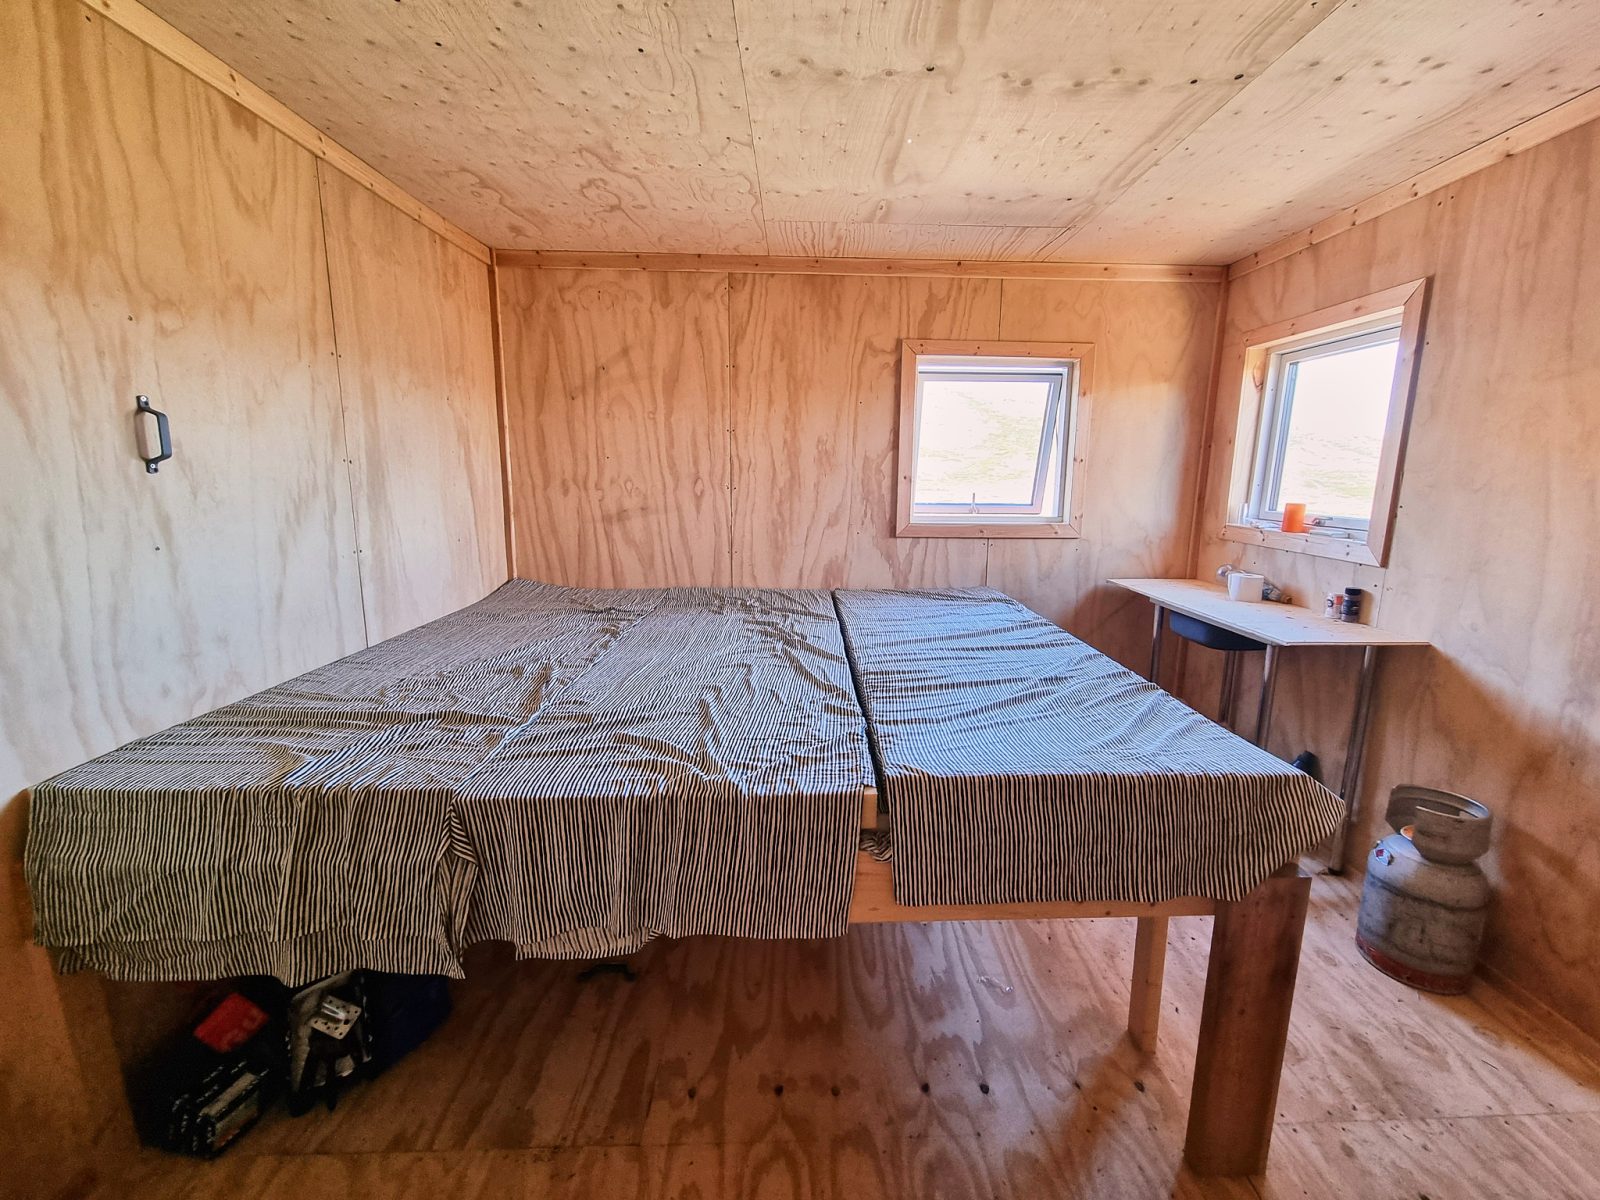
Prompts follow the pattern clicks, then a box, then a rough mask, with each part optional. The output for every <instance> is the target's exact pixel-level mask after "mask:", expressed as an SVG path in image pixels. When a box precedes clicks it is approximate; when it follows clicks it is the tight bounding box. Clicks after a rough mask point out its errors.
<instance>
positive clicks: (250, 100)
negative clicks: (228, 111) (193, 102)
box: [82, 0, 489, 263]
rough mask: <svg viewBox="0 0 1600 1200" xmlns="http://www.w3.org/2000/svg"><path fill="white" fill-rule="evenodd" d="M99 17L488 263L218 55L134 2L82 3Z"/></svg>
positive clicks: (481, 251) (465, 239)
mask: <svg viewBox="0 0 1600 1200" xmlns="http://www.w3.org/2000/svg"><path fill="white" fill-rule="evenodd" d="M82 2H83V4H84V5H85V6H86V7H87V8H89V9H90V10H91V11H93V12H94V13H95V14H96V15H98V16H103V17H105V18H106V19H107V20H109V21H114V22H115V23H116V24H118V25H120V26H122V28H124V29H126V30H127V31H128V32H129V33H131V34H132V35H133V36H134V37H136V38H138V39H139V40H140V41H141V42H144V43H145V44H146V45H147V46H149V47H150V48H151V49H152V50H154V51H155V52H156V53H158V54H161V55H164V56H166V57H167V58H170V59H171V60H172V61H173V62H175V63H177V64H178V65H179V66H180V67H182V68H183V69H184V70H185V71H188V72H189V73H190V74H191V75H193V76H195V77H196V78H197V79H202V80H204V81H205V82H206V83H209V84H210V85H211V86H212V87H214V88H216V89H217V90H218V91H220V92H221V93H222V94H223V95H225V96H227V97H229V98H230V99H232V100H235V101H237V102H238V103H239V104H241V105H243V106H244V107H245V108H247V109H249V110H250V112H252V113H254V114H255V115H256V116H258V117H260V118H261V119H262V120H264V121H265V122H267V124H269V125H271V126H272V127H273V128H274V129H277V130H278V131H279V132H280V133H283V134H286V135H287V136H288V137H289V138H291V139H292V140H294V141H295V142H298V143H299V144H300V145H302V146H304V147H305V148H306V149H307V150H309V151H311V153H313V154H315V155H316V156H317V157H318V158H319V159H321V160H322V161H323V162H325V163H327V164H329V165H330V166H332V167H334V168H335V169H337V170H338V171H339V172H340V173H341V174H343V175H344V176H345V178H347V179H349V180H350V181H351V182H352V183H355V184H357V185H359V186H360V187H363V188H366V189H367V190H368V191H370V192H372V193H373V194H374V195H376V196H381V197H382V198H383V199H384V200H386V201H388V202H389V203H390V204H392V205H394V206H395V207H396V208H398V209H400V211H402V212H404V213H405V214H406V215H407V216H409V217H411V218H412V219H413V220H416V221H419V222H421V223H422V224H423V225H425V226H427V227H428V228H429V229H431V230H433V231H434V232H435V233H437V234H438V235H439V236H440V237H442V238H444V239H445V240H447V241H449V242H451V243H453V244H454V245H456V246H458V247H460V248H461V249H462V250H465V251H466V252H467V253H468V254H470V255H472V256H473V257H474V258H476V259H478V260H479V261H480V262H484V263H487V262H488V261H489V248H488V247H487V246H485V245H484V244H483V243H482V242H480V241H478V239H477V238H475V237H473V236H472V235H471V234H469V233H467V232H466V231H465V230H463V229H461V228H460V227H459V226H457V225H455V224H454V223H452V222H450V221H448V220H446V219H445V218H444V217H441V216H440V215H439V214H438V213H437V212H435V211H434V210H433V209H431V208H429V207H428V206H427V205H426V204H423V203H422V202H421V201H419V200H417V198H416V197H415V196H412V195H410V194H409V193H407V192H406V191H405V189H404V188H401V187H400V186H399V185H397V184H396V183H394V182H393V181H392V180H390V179H387V178H385V177H384V176H383V175H381V174H379V173H378V172H377V171H375V170H373V169H372V168H371V167H370V166H368V165H367V164H366V163H364V162H363V161H361V159H359V158H357V157H356V156H355V155H354V154H352V153H350V151H348V150H346V149H345V148H344V147H343V146H341V145H339V143H337V142H335V141H333V140H332V139H331V138H329V137H327V136H326V135H325V134H323V133H322V131H321V130H319V129H317V127H316V126H315V125H313V124H311V122H309V121H307V120H306V119H305V118H304V117H301V116H299V115H298V114H297V113H295V112H292V111H290V109H289V108H288V107H287V106H286V105H284V104H283V103H282V102H281V101H279V100H276V99H274V98H273V97H272V96H270V95H268V94H267V92H265V91H264V90H263V89H261V88H259V87H257V86H256V85H255V84H254V83H252V82H251V81H250V80H248V79H246V78H244V77H243V76H241V75H240V74H239V73H238V72H237V71H235V70H233V69H232V68H231V67H229V66H228V64H227V63H225V62H223V61H222V60H221V59H220V58H218V57H217V56H216V55H214V54H212V53H211V52H210V51H209V50H207V49H205V48H204V47H203V46H201V45H200V44H199V43H198V42H196V41H194V40H193V39H192V38H189V37H187V36H186V35H184V34H183V33H180V32H179V31H178V30H177V29H176V28H174V27H173V26H171V25H169V24H168V23H167V22H166V21H164V20H162V19H161V18H160V17H158V16H156V15H155V13H153V12H151V11H150V10H149V9H148V8H146V7H145V6H144V5H142V4H140V3H138V0H82Z"/></svg>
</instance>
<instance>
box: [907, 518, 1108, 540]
mask: <svg viewBox="0 0 1600 1200" xmlns="http://www.w3.org/2000/svg"><path fill="white" fill-rule="evenodd" d="M894 535H895V537H901V538H930V537H934V538H939V537H942V538H1034V539H1036V540H1038V541H1058V540H1060V539H1063V538H1077V537H1082V536H1083V532H1082V530H1081V529H1079V527H1078V526H1077V525H1074V524H1070V523H1068V522H1066V521H992V522H990V523H989V524H987V525H980V524H977V523H973V524H968V523H967V522H965V521H959V522H958V521H912V522H909V523H908V524H905V525H901V526H900V527H899V528H897V529H896V530H895V531H894Z"/></svg>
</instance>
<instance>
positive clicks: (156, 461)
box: [133, 396, 172, 475]
mask: <svg viewBox="0 0 1600 1200" xmlns="http://www.w3.org/2000/svg"><path fill="white" fill-rule="evenodd" d="M137 403H138V406H139V407H138V410H137V411H136V412H135V413H134V414H133V419H134V421H136V422H137V421H138V420H139V418H140V417H142V416H143V415H144V414H145V413H149V414H150V415H151V416H152V417H154V418H155V419H156V440H157V441H159V442H160V443H161V453H160V454H158V455H156V456H155V457H154V458H145V456H144V455H143V454H141V455H140V456H139V457H140V458H143V459H144V469H145V470H146V471H148V472H149V473H150V474H152V475H154V474H155V473H156V472H157V471H159V470H160V469H161V467H160V464H161V463H164V462H166V461H167V459H169V458H171V457H172V431H171V430H170V429H169V428H168V427H167V414H166V413H164V412H162V411H160V410H159V409H155V408H151V407H150V397H149V396H139V397H137Z"/></svg>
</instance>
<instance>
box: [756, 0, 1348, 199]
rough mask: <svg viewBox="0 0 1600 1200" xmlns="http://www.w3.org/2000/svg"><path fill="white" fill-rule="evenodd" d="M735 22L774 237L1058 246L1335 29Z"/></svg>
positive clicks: (1303, 23) (908, 4)
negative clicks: (1297, 51) (1020, 230)
mask: <svg viewBox="0 0 1600 1200" xmlns="http://www.w3.org/2000/svg"><path fill="white" fill-rule="evenodd" d="M736 7H737V10H738V15H739V30H740V33H741V35H742V41H741V44H742V45H744V46H745V47H746V50H745V53H744V55H743V58H744V64H745V80H746V85H747V88H748V91H749V96H750V122H751V126H752V128H753V129H754V131H755V139H756V149H757V157H758V160H759V162H760V165H761V182H762V210H763V213H764V215H765V216H766V218H767V219H768V220H771V221H807V222H830V223H843V224H868V223H876V222H888V223H891V224H931V225H958V226H959V225H989V226H1003V227H1039V226H1053V227H1055V228H1057V229H1064V228H1070V227H1072V226H1074V225H1076V224H1078V223H1080V222H1081V221H1082V220H1083V218H1084V215H1085V214H1086V213H1088V212H1092V211H1094V210H1095V209H1096V208H1097V207H1099V206H1100V205H1102V204H1104V203H1105V202H1106V201H1108V200H1109V199H1110V198H1111V197H1112V196H1114V195H1116V194H1117V193H1118V192H1120V191H1121V190H1122V189H1123V188H1126V187H1127V186H1128V184H1129V183H1131V182H1132V181H1133V180H1134V179H1136V178H1138V177H1139V175H1141V174H1142V173H1143V172H1144V171H1145V170H1148V169H1149V167H1150V166H1152V165H1153V164H1154V163H1156V162H1158V161H1159V160H1160V159H1161V158H1162V156H1163V155H1165V154H1166V153H1167V152H1168V151H1169V150H1171V149H1172V148H1173V147H1174V146H1176V145H1177V144H1178V143H1179V142H1180V141H1181V140H1182V139H1183V137H1184V135H1185V134H1186V133H1188V132H1189V131H1191V130H1193V129H1194V128H1196V127H1198V126H1199V125H1200V124H1201V123H1202V122H1204V121H1205V120H1206V119H1207V118H1208V117H1210V116H1211V115H1212V114H1213V113H1215V112H1216V111H1217V110H1218V109H1220V108H1222V107H1223V106H1224V105H1227V104H1228V103H1229V102H1230V101H1231V100H1233V99H1234V97H1235V96H1236V95H1237V94H1238V93H1239V92H1241V91H1242V90H1243V89H1244V88H1245V87H1247V86H1248V83H1249V81H1250V80H1251V79H1253V78H1254V77H1255V76H1257V75H1259V74H1260V73H1261V72H1263V71H1264V70H1266V69H1267V68H1268V67H1269V66H1270V65H1271V63H1272V62H1273V60H1274V59H1275V58H1277V57H1278V56H1279V55H1280V54H1282V53H1283V52H1284V51H1286V50H1288V49H1289V48H1290V47H1291V46H1292V45H1293V44H1294V43H1295V41H1296V40H1297V39H1299V38H1300V37H1301V36H1303V35H1304V34H1306V33H1307V32H1308V31H1309V30H1310V29H1312V28H1313V27H1314V26H1315V25H1316V24H1317V22H1318V21H1319V20H1321V19H1323V17H1324V14H1325V13H1326V12H1327V11H1329V10H1328V9H1325V8H1321V7H1316V6H1312V5H1307V4H1300V3H1296V2H1293V0H1246V2H1245V3H1240V4H1236V5H1232V6H1230V7H1228V8H1226V9H1218V8H1216V7H1215V6H1207V5H1205V4H1204V3H1203V2H1196V0H1180V2H1178V3H1171V2H1163V0H1132V2H1129V3H1124V4H1120V5H1118V6H1116V7H1115V8H1114V9H1110V8H1103V7H1100V6H1095V5H1089V4H1083V5H1073V6H1071V7H1070V8H1069V9H1068V10H1065V11H1063V10H1061V9H1059V8H1056V7H1054V6H1051V5H1044V4H1037V3H1031V2H1030V0H993V2H991V3H985V4H979V5H961V4H936V5H933V6H928V5H923V4H917V3H914V2H912V0H889V2H887V3H880V4H873V5H869V6H864V7H860V8H853V9H850V10H847V11H841V10H840V9H839V7H838V5H837V4H834V3H830V2H829V0H811V2H807V3H796V4H785V5H770V4H759V3H749V2H746V0H739V3H737V5H736ZM1330 7H1331V6H1330ZM1069 29H1070V30H1071V36H1070V37H1064V36H1063V33H1064V32H1065V31H1066V30H1069ZM1202 64H1203V69H1202ZM1197 71H1198V72H1200V75H1199V77H1197V76H1196V72H1197ZM1191 81H1192V82H1191ZM819 145H820V146H826V148H827V152H826V153H818V150H817V148H818V146H819Z"/></svg>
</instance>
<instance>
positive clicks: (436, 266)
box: [318, 163, 508, 641]
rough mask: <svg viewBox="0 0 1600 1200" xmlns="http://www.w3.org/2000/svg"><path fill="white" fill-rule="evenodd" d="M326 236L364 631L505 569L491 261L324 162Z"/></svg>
mask: <svg viewBox="0 0 1600 1200" xmlns="http://www.w3.org/2000/svg"><path fill="white" fill-rule="evenodd" d="M318 173H319V179H320V182H321V189H322V202H323V209H324V216H325V225H326V229H327V240H328V269H329V278H330V282H331V285H332V295H333V315H334V328H335V331H336V334H337V340H338V346H339V386H340V392H341V395H342V396H343V400H344V419H345V431H346V436H347V439H348V442H349V453H350V487H351V492H352V494H353V497H354V501H355V518H356V537H357V541H358V544H359V547H360V556H361V598H362V604H363V608H364V611H365V614H366V623H367V637H368V639H369V640H370V641H381V640H382V639H383V638H387V637H393V636H394V635H395V634H397V633H403V632H404V631H405V630H407V629H413V628H415V627H416V626H418V625H420V624H422V623H423V622H425V621H430V620H432V619H433V618H434V617H438V616H442V615H443V614H445V613H447V612H453V611H455V610H456V609H458V608H461V607H463V606H464V605H467V604H471V603H472V602H473V601H475V600H478V599H481V598H482V597H483V596H484V595H485V594H486V593H487V592H489V591H490V590H492V589H493V588H495V587H496V586H498V585H499V584H501V583H503V582H504V581H505V579H506V576H507V573H508V572H507V570H506V544H505V503H504V494H503V491H502V486H501V471H500V421H499V410H498V400H497V397H496V389H495V372H494V339H493V330H492V326H491V322H490V317H489V273H488V269H487V268H486V267H485V266H484V265H483V264H482V263H480V262H478V261H477V260H476V259H475V258H473V257H472V256H471V255H469V254H468V253H466V251H464V250H461V249H459V248H458V247H456V246H453V245H451V244H450V243H449V242H447V241H445V239H444V238H442V237H440V236H439V235H438V234H437V233H434V232H432V231H431V230H429V229H426V228H424V227H423V226H422V225H419V224H418V223H417V222H416V221H414V220H412V219H411V218H410V217H409V216H407V215H406V214H405V213H402V212H401V211H400V210H399V209H397V208H395V207H394V206H393V205H391V204H389V203H388V202H386V201H384V200H382V199H379V198H378V197H377V196H375V195H373V194H372V193H371V192H370V191H368V190H367V189H366V188H364V187H362V186H361V185H359V184H357V183H355V182H353V181H352V180H350V179H349V178H347V177H346V176H345V175H343V174H342V173H340V172H339V171H337V170H334V169H333V168H331V167H328V166H327V165H326V164H322V163H319V164H318Z"/></svg>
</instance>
